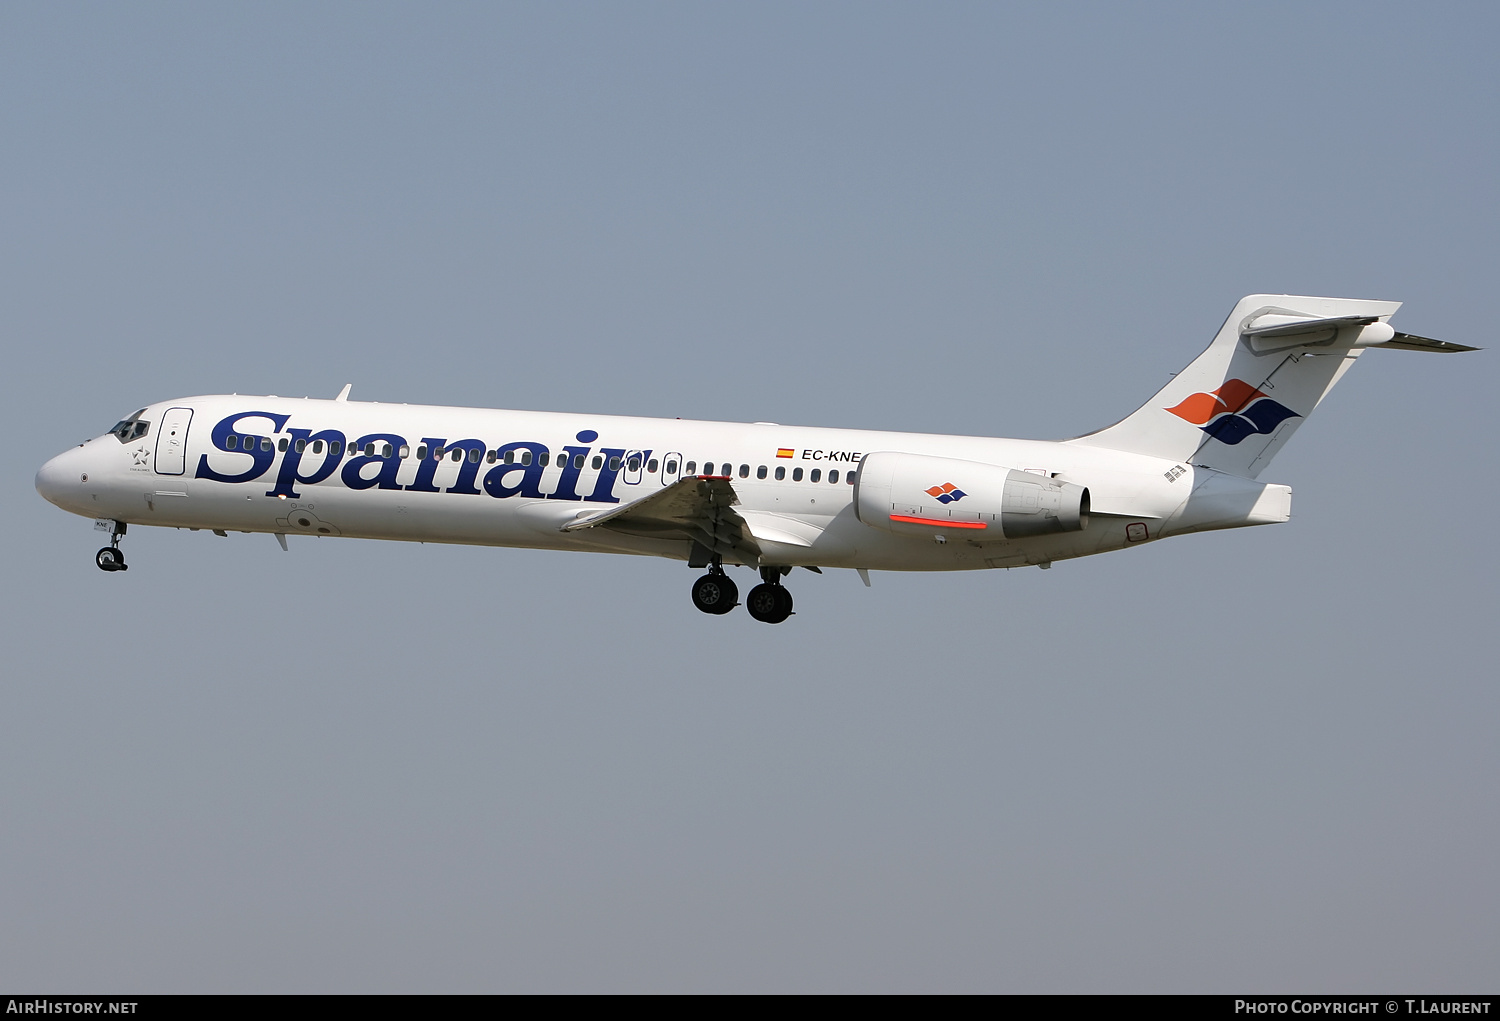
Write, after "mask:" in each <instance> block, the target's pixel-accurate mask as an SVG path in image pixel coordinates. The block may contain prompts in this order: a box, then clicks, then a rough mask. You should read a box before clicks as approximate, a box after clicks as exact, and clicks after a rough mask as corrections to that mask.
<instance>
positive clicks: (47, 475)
mask: <svg viewBox="0 0 1500 1021" xmlns="http://www.w3.org/2000/svg"><path fill="white" fill-rule="evenodd" d="M82 455H83V448H82V447H74V448H73V449H72V450H67V451H64V452H63V453H61V454H58V455H57V456H56V457H54V458H53V459H52V460H50V461H48V462H47V463H46V464H44V465H42V467H41V469H40V470H39V471H38V472H37V473H36V491H37V492H38V493H40V494H42V499H44V500H46V501H47V502H48V503H54V504H56V505H57V506H59V507H61V508H63V509H64V510H73V509H74V506H75V505H77V504H79V503H81V497H82V495H83V486H84V484H85V483H86V482H87V481H88V478H87V471H86V470H85V467H84V465H83V461H84V458H83V456H82Z"/></svg>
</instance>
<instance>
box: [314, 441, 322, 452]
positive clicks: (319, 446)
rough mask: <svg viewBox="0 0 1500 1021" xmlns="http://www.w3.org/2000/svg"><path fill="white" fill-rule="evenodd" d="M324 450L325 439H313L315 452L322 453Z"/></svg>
mask: <svg viewBox="0 0 1500 1021" xmlns="http://www.w3.org/2000/svg"><path fill="white" fill-rule="evenodd" d="M322 452H323V441H322V440H313V453H314V454H321V453H322Z"/></svg>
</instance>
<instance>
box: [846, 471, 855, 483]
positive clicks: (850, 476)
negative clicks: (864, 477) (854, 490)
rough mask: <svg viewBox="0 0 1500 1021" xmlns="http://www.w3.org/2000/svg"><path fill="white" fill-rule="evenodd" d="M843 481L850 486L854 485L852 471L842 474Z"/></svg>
mask: <svg viewBox="0 0 1500 1021" xmlns="http://www.w3.org/2000/svg"><path fill="white" fill-rule="evenodd" d="M844 481H845V482H847V483H848V484H849V485H851V486H852V485H854V473H853V472H849V473H848V474H846V475H845V476H844Z"/></svg>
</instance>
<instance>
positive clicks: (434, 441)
mask: <svg viewBox="0 0 1500 1021" xmlns="http://www.w3.org/2000/svg"><path fill="white" fill-rule="evenodd" d="M447 442H448V441H447V440H446V439H444V438H443V437H441V436H423V437H422V443H423V444H424V445H425V446H426V447H427V456H426V457H423V458H419V459H418V460H417V477H416V478H415V479H413V480H412V484H411V485H409V486H407V487H406V488H407V489H409V490H411V491H412V492H413V493H436V492H438V491H439V490H438V487H437V486H434V485H433V484H432V477H433V476H434V475H436V474H437V470H438V461H439V460H440V459H439V458H438V456H437V452H438V450H439V449H441V448H442V446H443V444H444V443H447Z"/></svg>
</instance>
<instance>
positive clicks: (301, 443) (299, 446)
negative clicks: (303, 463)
mask: <svg viewBox="0 0 1500 1021" xmlns="http://www.w3.org/2000/svg"><path fill="white" fill-rule="evenodd" d="M295 449H296V451H297V453H299V454H300V453H302V452H303V451H304V450H306V449H307V441H306V440H303V439H299V440H298V441H297V443H296V446H295Z"/></svg>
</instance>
